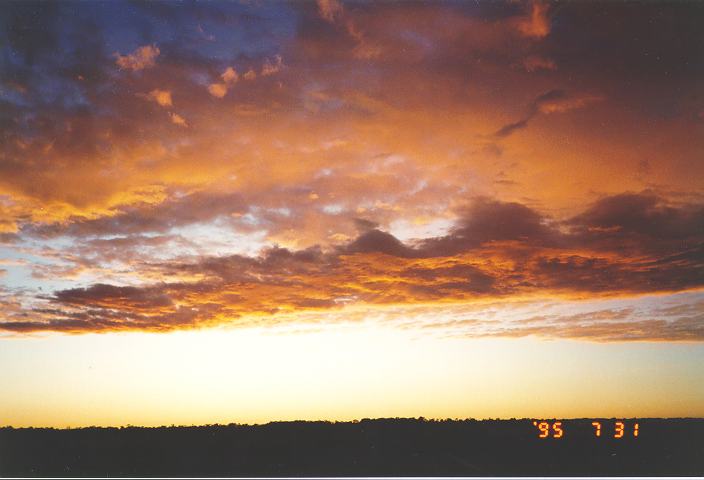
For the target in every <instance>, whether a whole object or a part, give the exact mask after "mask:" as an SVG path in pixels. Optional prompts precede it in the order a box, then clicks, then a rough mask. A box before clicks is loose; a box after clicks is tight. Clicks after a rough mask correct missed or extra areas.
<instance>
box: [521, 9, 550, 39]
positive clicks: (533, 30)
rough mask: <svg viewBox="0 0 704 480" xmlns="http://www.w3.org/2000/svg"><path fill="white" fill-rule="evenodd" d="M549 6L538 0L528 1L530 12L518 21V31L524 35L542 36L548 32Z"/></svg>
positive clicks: (531, 36) (530, 36)
mask: <svg viewBox="0 0 704 480" xmlns="http://www.w3.org/2000/svg"><path fill="white" fill-rule="evenodd" d="M549 8H550V6H549V5H548V4H547V3H543V2H541V1H539V0H533V1H531V2H530V13H529V15H528V17H527V18H525V19H522V20H521V21H520V22H519V23H518V31H519V32H520V33H521V34H522V35H523V36H525V37H529V38H544V37H546V36H547V35H548V34H549V33H550V19H549V18H548V15H547V14H548V10H549Z"/></svg>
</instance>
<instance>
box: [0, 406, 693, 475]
mask: <svg viewBox="0 0 704 480" xmlns="http://www.w3.org/2000/svg"><path fill="white" fill-rule="evenodd" d="M592 421H593V420H592V419H585V420H565V421H562V425H561V430H562V438H553V436H554V435H559V433H556V430H555V429H553V428H551V429H550V430H549V434H550V436H549V437H548V438H544V439H541V438H539V437H538V435H539V434H540V431H539V430H538V428H536V426H535V425H533V422H532V420H483V421H476V420H442V421H432V420H424V419H422V418H421V419H398V418H397V419H378V420H362V421H358V422H337V423H331V422H275V423H269V424H266V425H254V426H250V425H235V424H230V425H208V426H201V427H159V428H142V427H123V428H98V427H90V428H80V429H67V430H58V429H49V428H21V429H16V428H11V427H7V428H0V476H332V475H334V476H445V475H452V476H454V475H463V476H473V475H482V476H486V475H526V476H536V475H580V476H582V475H584V476H598V475H629V476H637V475H655V476H659V475H667V476H680V475H685V476H699V475H702V474H704V419H645V420H643V419H641V420H638V421H637V422H638V423H639V430H638V436H637V437H634V435H633V425H634V423H635V422H636V421H635V420H623V423H624V424H625V429H624V434H623V437H622V438H614V432H615V428H614V423H615V421H616V420H614V419H611V420H606V419H603V420H600V422H601V423H602V432H601V436H600V437H596V436H595V427H593V426H592V424H591V422H592ZM548 423H550V424H552V422H551V421H548Z"/></svg>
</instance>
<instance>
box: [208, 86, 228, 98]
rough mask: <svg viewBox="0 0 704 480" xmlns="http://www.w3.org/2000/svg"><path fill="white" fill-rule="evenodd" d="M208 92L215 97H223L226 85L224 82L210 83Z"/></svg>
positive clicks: (225, 92) (225, 93)
mask: <svg viewBox="0 0 704 480" xmlns="http://www.w3.org/2000/svg"><path fill="white" fill-rule="evenodd" d="M208 92H209V93H210V94H211V95H212V96H213V97H217V98H223V97H224V96H225V95H227V85H226V84H224V83H211V84H210V85H208Z"/></svg>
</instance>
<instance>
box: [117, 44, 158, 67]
mask: <svg viewBox="0 0 704 480" xmlns="http://www.w3.org/2000/svg"><path fill="white" fill-rule="evenodd" d="M160 53H161V51H160V50H159V48H158V47H157V46H155V45H145V46H143V47H139V48H138V49H137V50H135V51H134V52H132V53H131V54H129V55H120V54H119V53H116V54H115V57H116V60H115V63H116V64H117V66H118V67H120V68H121V69H123V70H132V71H133V72H138V71H140V70H144V69H146V68H150V67H153V66H154V65H155V64H156V57H158V56H159V54H160Z"/></svg>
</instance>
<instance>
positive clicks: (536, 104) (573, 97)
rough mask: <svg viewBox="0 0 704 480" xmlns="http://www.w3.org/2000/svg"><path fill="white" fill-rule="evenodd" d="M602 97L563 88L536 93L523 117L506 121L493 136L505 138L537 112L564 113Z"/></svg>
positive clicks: (585, 105) (522, 126)
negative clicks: (573, 92) (568, 91)
mask: <svg viewBox="0 0 704 480" xmlns="http://www.w3.org/2000/svg"><path fill="white" fill-rule="evenodd" d="M602 100H603V97H602V96H600V95H595V94H569V93H567V92H566V91H565V90H560V89H554V90H549V91H547V92H545V93H543V94H541V95H538V96H537V97H536V98H535V100H533V102H532V103H531V104H530V105H529V107H528V112H527V113H526V115H525V117H523V118H522V119H521V120H518V121H516V122H512V123H508V124H506V125H504V126H503V127H501V128H499V129H498V130H497V131H496V132H494V136H495V137H498V138H505V137H508V136H510V135H511V134H513V133H514V132H516V131H517V130H521V129H523V128H526V127H527V126H528V123H529V122H530V121H531V120H532V119H533V118H535V117H536V116H537V115H539V114H551V113H565V112H569V111H571V110H577V109H580V108H584V107H587V106H589V105H591V104H593V103H596V102H600V101H602Z"/></svg>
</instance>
